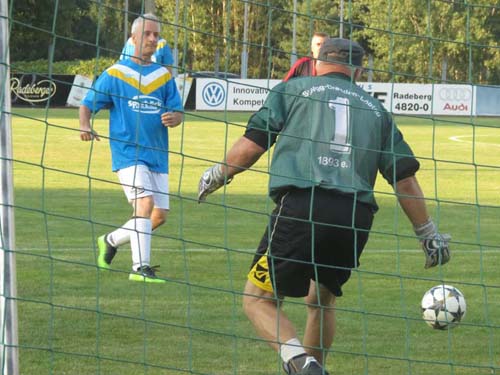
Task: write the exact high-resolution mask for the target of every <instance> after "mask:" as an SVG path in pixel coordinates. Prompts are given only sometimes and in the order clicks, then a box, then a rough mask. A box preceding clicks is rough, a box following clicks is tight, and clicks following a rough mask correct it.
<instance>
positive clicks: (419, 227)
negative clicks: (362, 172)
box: [395, 176, 451, 268]
mask: <svg viewBox="0 0 500 375" xmlns="http://www.w3.org/2000/svg"><path fill="white" fill-rule="evenodd" d="M395 191H396V193H397V196H398V201H399V204H400V205H401V208H402V209H403V211H404V212H405V214H406V216H407V217H408V219H409V220H410V221H411V223H412V224H413V229H414V231H415V234H416V235H417V237H418V239H419V240H420V243H421V244H422V249H423V250H424V254H425V268H429V267H434V266H437V265H438V264H445V263H447V262H448V261H449V260H450V249H449V241H450V240H451V236H450V235H448V234H441V233H439V232H438V230H437V227H436V225H435V224H434V222H433V221H432V219H431V218H430V217H429V214H428V213H427V206H426V204H425V199H424V194H423V192H422V189H421V188H420V185H419V184H418V181H417V179H416V177H415V176H410V177H406V178H403V179H401V180H399V181H397V182H396V184H395Z"/></svg>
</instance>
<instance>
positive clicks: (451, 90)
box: [438, 87, 472, 102]
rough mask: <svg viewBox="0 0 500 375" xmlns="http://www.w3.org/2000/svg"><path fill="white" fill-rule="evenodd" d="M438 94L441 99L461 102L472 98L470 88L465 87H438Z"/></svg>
mask: <svg viewBox="0 0 500 375" xmlns="http://www.w3.org/2000/svg"><path fill="white" fill-rule="evenodd" d="M438 95H439V98H441V100H446V101H451V102H462V101H466V100H470V99H471V98H472V93H471V90H470V89H469V88H465V87H443V88H441V89H439V93H438Z"/></svg>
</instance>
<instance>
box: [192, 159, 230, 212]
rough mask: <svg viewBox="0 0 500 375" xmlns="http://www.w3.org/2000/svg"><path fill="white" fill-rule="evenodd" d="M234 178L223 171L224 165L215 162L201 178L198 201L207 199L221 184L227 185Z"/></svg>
mask: <svg viewBox="0 0 500 375" xmlns="http://www.w3.org/2000/svg"><path fill="white" fill-rule="evenodd" d="M231 181H232V178H227V179H226V176H225V175H224V173H223V172H222V165H220V164H215V165H214V166H213V167H210V168H208V169H207V170H206V171H205V172H204V173H203V175H202V176H201V178H200V182H199V183H198V203H201V202H203V201H205V199H206V198H207V195H208V194H211V193H213V192H214V191H216V190H217V189H219V188H220V187H221V186H224V185H227V184H229V183H230V182H231Z"/></svg>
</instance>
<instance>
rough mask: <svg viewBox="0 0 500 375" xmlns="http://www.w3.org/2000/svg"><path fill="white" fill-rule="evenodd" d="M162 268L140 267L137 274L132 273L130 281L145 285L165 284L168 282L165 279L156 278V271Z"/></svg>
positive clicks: (129, 277)
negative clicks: (140, 282)
mask: <svg viewBox="0 0 500 375" xmlns="http://www.w3.org/2000/svg"><path fill="white" fill-rule="evenodd" d="M158 267H160V266H153V267H150V266H142V267H139V269H138V270H137V271H135V272H132V273H131V274H130V275H129V276H128V279H129V280H131V281H142V282H145V283H157V284H163V283H166V282H167V280H165V279H160V278H159V277H158V276H156V270H157V269H158Z"/></svg>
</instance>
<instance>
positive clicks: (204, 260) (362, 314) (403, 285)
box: [12, 108, 500, 375]
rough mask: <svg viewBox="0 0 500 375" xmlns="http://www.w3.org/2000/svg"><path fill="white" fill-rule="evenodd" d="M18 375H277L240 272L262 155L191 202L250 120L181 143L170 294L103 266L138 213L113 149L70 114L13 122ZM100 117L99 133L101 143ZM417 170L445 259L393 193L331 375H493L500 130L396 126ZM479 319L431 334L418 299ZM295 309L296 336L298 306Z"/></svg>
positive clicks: (187, 131)
mask: <svg viewBox="0 0 500 375" xmlns="http://www.w3.org/2000/svg"><path fill="white" fill-rule="evenodd" d="M12 112H13V115H12V128H13V143H14V145H13V146H14V183H15V216H16V244H17V278H18V310H19V346H20V350H19V355H20V373H21V374H37V375H39V374H58V375H59V374H106V375H107V374H120V375H128V374H131V375H136V374H148V375H153V374H214V375H229V374H238V375H270V374H281V373H282V372H281V364H280V360H279V358H278V356H277V355H276V354H275V353H273V352H272V351H271V350H270V349H269V348H268V347H267V345H266V344H265V343H263V342H261V341H260V340H259V339H258V338H257V337H256V335H255V333H254V332H253V329H252V327H251V325H250V323H249V322H248V321H247V320H246V318H245V317H244V315H243V312H242V309H241V291H242V288H243V285H244V282H245V279H246V272H247V269H248V266H249V263H250V260H251V258H252V256H253V251H254V249H255V248H256V246H257V244H258V241H259V240H260V237H261V235H262V233H263V230H264V228H265V225H266V220H267V216H266V215H267V213H268V212H270V210H271V209H272V204H271V202H270V201H269V200H268V199H267V198H266V191H267V175H266V173H263V172H266V170H267V165H268V160H269V159H268V158H269V156H268V155H267V154H266V155H265V156H264V157H263V158H262V159H261V160H260V161H259V162H258V163H257V164H256V165H255V168H253V169H252V170H251V171H248V172H246V173H244V174H241V175H238V176H237V177H236V179H235V180H234V182H233V183H232V184H231V185H229V186H228V187H227V190H226V194H224V192H223V191H220V192H217V193H215V194H213V195H212V196H210V197H209V199H208V203H206V204H202V205H199V204H198V203H197V201H196V193H197V183H198V178H199V176H200V175H201V173H202V172H203V171H204V170H205V168H207V167H208V166H209V165H210V164H211V163H212V162H214V161H219V160H221V159H222V157H223V155H224V153H225V150H226V149H227V148H228V147H229V146H230V145H231V144H232V143H233V141H234V140H235V139H236V138H237V137H239V136H240V135H241V134H242V132H243V126H244V125H245V124H246V120H247V119H248V117H249V114H247V113H243V114H242V113H238V114H236V113H230V114H223V113H205V112H193V113H189V114H187V115H186V122H185V124H184V126H182V127H178V128H176V129H173V130H172V131H171V132H170V137H171V142H170V145H171V154H170V167H171V173H170V191H171V194H172V196H171V213H170V216H169V218H168V222H167V224H166V225H164V226H163V227H161V229H159V230H158V231H157V232H156V233H155V235H154V238H153V263H154V264H161V269H160V271H161V273H160V275H161V276H164V277H166V278H168V280H169V282H168V283H167V284H166V285H142V284H141V283H131V282H129V281H128V279H127V276H128V272H129V269H130V263H131V259H130V251H129V249H128V248H122V249H121V250H120V252H119V253H118V256H117V258H115V259H116V260H115V261H114V263H113V264H114V269H113V270H112V271H99V270H98V269H97V268H96V267H95V248H94V247H95V245H94V243H95V238H96V236H98V235H100V234H102V233H104V232H106V231H109V230H111V229H112V228H113V227H116V226H120V225H121V224H122V223H123V222H124V221H125V220H126V219H127V218H128V216H129V215H130V212H131V209H130V207H129V206H128V204H127V202H126V199H125V197H124V195H123V192H122V190H121V188H120V186H119V185H118V184H117V178H116V176H115V175H114V174H113V173H112V172H111V170H110V155H109V148H108V144H107V141H106V139H102V141H101V142H95V143H93V144H91V143H84V142H81V141H80V140H79V132H78V111H77V110H76V109H50V110H43V109H20V108H13V109H12ZM106 116H107V114H106V113H103V114H100V115H99V116H98V120H97V122H96V124H95V127H96V129H98V131H99V132H100V134H101V135H104V136H105V135H106V134H107V119H106ZM397 122H398V124H399V125H400V128H401V129H402V131H403V132H404V134H405V138H406V139H407V140H408V141H409V143H410V144H411V145H412V147H413V149H414V151H415V153H416V155H417V156H418V157H419V158H420V161H421V165H422V168H421V170H420V172H419V173H418V177H419V180H420V183H421V185H422V187H423V190H424V192H425V194H426V196H427V198H428V204H429V208H430V211H431V214H432V216H433V217H434V218H435V220H436V221H437V222H439V227H440V230H441V231H443V232H447V233H451V234H452V236H453V243H452V252H453V253H452V260H451V261H450V263H449V264H448V265H446V266H445V267H443V268H439V267H438V268H435V269H431V270H424V267H423V264H424V256H423V254H422V252H421V250H419V246H418V243H417V241H416V240H415V238H414V237H413V235H412V234H413V233H412V230H411V227H410V225H409V223H408V221H407V219H406V218H405V216H404V214H403V213H402V211H401V210H400V209H399V208H398V206H397V204H396V200H395V199H394V197H393V195H392V194H391V188H390V187H389V186H387V184H386V182H385V181H384V180H383V179H382V178H379V180H378V183H377V186H376V190H377V192H378V193H377V199H378V203H379V205H380V211H379V212H378V213H377V215H376V218H375V224H374V228H373V233H372V234H371V236H370V240H369V242H368V245H367V247H366V249H365V252H364V254H363V257H362V259H361V262H362V265H361V267H360V268H359V269H358V270H357V271H355V272H353V276H352V278H351V280H350V281H349V282H348V283H347V284H346V286H345V287H344V297H342V298H340V299H339V300H338V305H337V322H338V324H337V335H336V340H335V342H334V345H333V346H332V349H331V353H330V354H329V357H328V362H327V369H328V370H329V371H330V373H331V374H332V375H334V374H335V375H337V374H342V375H345V374H353V375H354V374H356V375H358V374H370V375H383V374H389V375H399V374H412V375H416V374H418V375H431V374H432V375H434V374H437V373H439V374H450V375H491V374H500V272H499V265H500V245H499V244H500V231H499V230H498V225H499V223H500V220H499V218H500V158H499V156H498V155H499V154H500V121H499V119H498V118H491V119H472V121H471V119H468V118H452V119H450V118H446V119H445V118H439V119H422V118H410V117H404V118H403V117H399V118H397ZM443 281H444V282H446V283H448V284H452V285H455V286H456V287H458V288H459V289H460V290H461V291H462V292H463V293H464V294H465V297H466V300H467V303H468V310H467V315H466V317H465V320H464V322H463V323H462V324H461V325H460V326H459V327H458V328H456V329H454V330H450V331H435V330H432V329H431V328H429V327H427V325H426V324H425V323H424V322H423V321H422V319H421V313H420V299H421V298H422V296H423V294H424V292H425V291H426V290H427V289H429V288H430V287H432V286H434V285H436V284H439V283H441V282H443ZM301 303H302V301H301V300H300V299H290V300H289V302H288V303H287V304H286V306H285V310H286V311H287V313H288V314H289V315H290V316H291V318H292V319H293V320H294V321H295V322H297V328H298V330H299V332H302V330H303V323H304V320H305V308H304V306H303V305H302V304H301Z"/></svg>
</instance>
